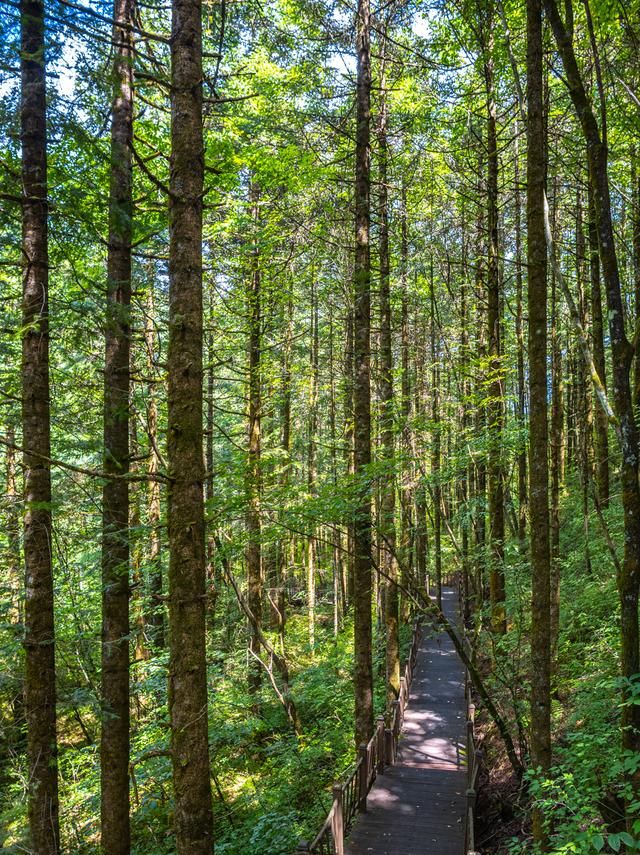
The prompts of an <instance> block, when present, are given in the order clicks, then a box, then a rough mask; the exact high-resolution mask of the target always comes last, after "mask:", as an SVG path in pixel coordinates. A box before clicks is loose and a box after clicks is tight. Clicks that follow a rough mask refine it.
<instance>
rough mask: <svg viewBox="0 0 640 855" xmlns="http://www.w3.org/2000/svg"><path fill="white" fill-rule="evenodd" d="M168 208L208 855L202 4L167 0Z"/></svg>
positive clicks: (180, 722)
mask: <svg viewBox="0 0 640 855" xmlns="http://www.w3.org/2000/svg"><path fill="white" fill-rule="evenodd" d="M171 32H172V37H171V183H170V190H171V196H170V207H169V353H168V366H167V367H168V424H167V450H168V466H169V477H170V482H169V490H168V528H169V654H170V656H169V711H170V716H171V760H172V764H173V785H174V796H175V812H174V828H175V834H176V850H177V852H178V855H211V851H212V849H213V816H212V806H211V780H210V766H209V743H208V724H207V666H206V651H205V597H206V588H205V542H204V541H205V531H204V501H203V485H204V471H203V470H204V466H203V433H202V344H203V335H202V193H203V179H204V146H203V138H202V5H201V0H173V15H172V26H171Z"/></svg>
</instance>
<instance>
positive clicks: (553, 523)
mask: <svg viewBox="0 0 640 855" xmlns="http://www.w3.org/2000/svg"><path fill="white" fill-rule="evenodd" d="M554 245H555V244H554ZM560 332H561V330H560V299H559V296H558V290H557V277H556V273H555V269H552V271H551V442H550V453H551V519H550V529H551V530H550V541H551V595H550V596H551V606H550V608H551V615H550V620H551V668H552V670H553V671H555V667H556V660H557V656H556V652H557V647H558V630H559V618H560V490H561V487H562V481H563V472H564V394H563V393H564V378H563V374H562V342H561V338H560Z"/></svg>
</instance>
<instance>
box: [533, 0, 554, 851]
mask: <svg viewBox="0 0 640 855" xmlns="http://www.w3.org/2000/svg"><path fill="white" fill-rule="evenodd" d="M542 62H543V54H542V6H541V2H540V0H527V82H528V86H527V110H528V123H527V152H528V154H527V233H528V241H527V266H528V270H529V291H528V308H529V377H530V380H529V384H530V397H531V407H530V415H529V432H530V446H529V485H530V490H529V495H530V518H531V577H532V591H531V765H532V767H533V768H534V769H536V770H537V769H540V770H542V772H543V773H545V772H546V771H547V770H548V769H549V767H550V765H551V632H550V571H551V568H550V554H549V469H548V460H547V444H548V437H547V245H546V239H545V225H544V205H545V186H544V185H545V173H546V163H545V160H546V158H545V151H546V140H545V132H544V117H543V65H542ZM533 834H534V839H535V840H536V841H537V842H538V843H539V844H540V846H541V847H542V848H543V849H545V850H546V833H545V829H544V824H543V815H542V811H541V810H539V809H537V808H536V809H534V811H533Z"/></svg>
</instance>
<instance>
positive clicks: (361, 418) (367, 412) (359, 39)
mask: <svg viewBox="0 0 640 855" xmlns="http://www.w3.org/2000/svg"><path fill="white" fill-rule="evenodd" d="M356 50H357V54H358V68H357V91H356V152H355V160H356V176H355V245H356V249H355V264H354V323H353V342H354V348H353V349H354V395H353V403H354V414H353V415H354V477H355V480H356V494H357V499H356V509H355V519H354V526H353V532H354V537H353V541H354V543H353V547H354V553H355V555H354V574H353V575H354V586H353V587H354V655H355V674H354V686H355V738H356V746H358V745H360V744H361V743H363V742H367V741H368V740H369V737H370V736H371V733H372V731H373V665H372V653H371V633H372V627H371V588H372V572H371V489H370V487H369V483H368V479H369V475H368V472H367V469H368V467H369V464H370V463H371V341H370V328H371V252H370V245H369V232H370V220H371V201H370V171H371V163H370V159H371V152H370V125H371V34H370V5H369V0H358V12H357V23H356Z"/></svg>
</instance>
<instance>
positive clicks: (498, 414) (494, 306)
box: [483, 11, 507, 633]
mask: <svg viewBox="0 0 640 855" xmlns="http://www.w3.org/2000/svg"><path fill="white" fill-rule="evenodd" d="M485 38H486V40H487V43H486V44H485V45H484V46H483V49H484V54H485V56H484V75H485V86H486V93H487V232H488V261H487V338H488V343H489V353H488V356H489V378H488V384H487V395H488V399H489V400H488V404H487V424H488V430H489V454H488V466H487V481H488V494H489V548H490V553H491V554H490V568H489V590H490V598H491V626H492V629H493V631H494V632H498V633H503V632H505V631H506V628H507V619H506V613H505V607H504V602H505V596H506V595H505V578H504V474H503V471H502V432H503V428H504V391H503V381H502V362H501V341H500V339H501V335H500V317H501V311H500V304H501V299H500V296H501V295H500V291H501V288H500V266H499V249H498V136H497V119H496V102H495V72H494V60H493V15H492V14H491V12H490V11H489V12H488V13H487V20H486V32H485Z"/></svg>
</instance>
